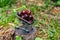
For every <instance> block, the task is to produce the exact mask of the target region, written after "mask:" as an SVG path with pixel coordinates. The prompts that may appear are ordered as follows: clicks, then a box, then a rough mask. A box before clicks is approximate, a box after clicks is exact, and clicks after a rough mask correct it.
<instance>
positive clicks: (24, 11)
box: [22, 10, 31, 15]
mask: <svg viewBox="0 0 60 40" xmlns="http://www.w3.org/2000/svg"><path fill="white" fill-rule="evenodd" d="M22 14H27V15H30V14H31V12H30V10H23V11H22Z"/></svg>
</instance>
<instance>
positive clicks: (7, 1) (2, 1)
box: [0, 0, 15, 7]
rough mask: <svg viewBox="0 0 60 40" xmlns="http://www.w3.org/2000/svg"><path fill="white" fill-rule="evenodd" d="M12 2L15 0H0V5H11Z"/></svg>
mask: <svg viewBox="0 0 60 40" xmlns="http://www.w3.org/2000/svg"><path fill="white" fill-rule="evenodd" d="M14 2H15V0H0V7H4V6H6V5H11V4H12V3H14Z"/></svg>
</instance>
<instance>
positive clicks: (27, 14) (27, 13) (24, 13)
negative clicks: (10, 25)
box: [18, 10, 34, 23]
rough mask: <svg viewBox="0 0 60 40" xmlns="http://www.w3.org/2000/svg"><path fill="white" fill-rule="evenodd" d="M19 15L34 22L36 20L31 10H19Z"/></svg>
mask: <svg viewBox="0 0 60 40" xmlns="http://www.w3.org/2000/svg"><path fill="white" fill-rule="evenodd" d="M18 16H19V17H21V18H23V19H24V20H26V21H28V22H30V23H32V22H33V20H34V18H33V16H32V15H31V12H30V10H23V11H22V12H18Z"/></svg>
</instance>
